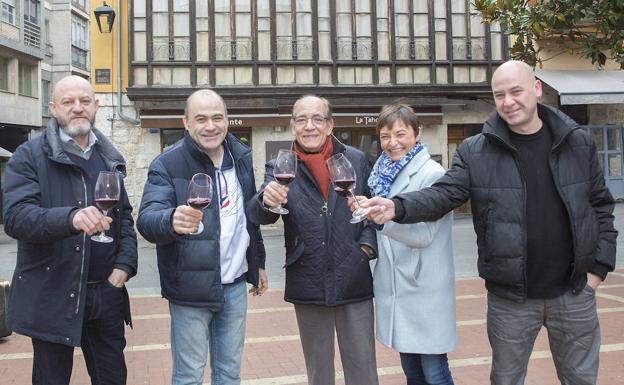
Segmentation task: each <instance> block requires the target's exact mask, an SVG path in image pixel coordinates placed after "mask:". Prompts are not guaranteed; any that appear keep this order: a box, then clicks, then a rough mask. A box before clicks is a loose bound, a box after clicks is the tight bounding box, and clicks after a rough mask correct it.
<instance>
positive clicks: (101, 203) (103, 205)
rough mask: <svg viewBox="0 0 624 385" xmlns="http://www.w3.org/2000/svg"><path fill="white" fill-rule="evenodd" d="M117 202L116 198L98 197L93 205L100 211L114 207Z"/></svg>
mask: <svg viewBox="0 0 624 385" xmlns="http://www.w3.org/2000/svg"><path fill="white" fill-rule="evenodd" d="M117 202H119V200H118V199H111V198H100V199H96V200H95V205H96V206H97V207H98V208H99V209H100V210H102V211H108V210H110V209H112V208H113V207H115V205H116V204H117Z"/></svg>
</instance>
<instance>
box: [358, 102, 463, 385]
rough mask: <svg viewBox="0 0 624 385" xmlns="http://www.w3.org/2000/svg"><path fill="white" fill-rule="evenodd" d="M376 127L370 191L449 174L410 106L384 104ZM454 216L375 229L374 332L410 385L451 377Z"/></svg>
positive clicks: (413, 186) (396, 190) (389, 191)
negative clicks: (377, 148) (423, 139)
mask: <svg viewBox="0 0 624 385" xmlns="http://www.w3.org/2000/svg"><path fill="white" fill-rule="evenodd" d="M377 132H378V134H379V139H380V143H381V149H382V150H383V153H382V155H381V156H380V158H379V159H378V160H377V162H376V163H375V166H374V168H373V172H372V173H371V175H370V178H369V180H368V184H369V187H370V189H371V192H372V193H373V195H377V196H383V197H387V198H391V197H393V196H395V195H397V194H400V193H404V192H408V191H414V190H420V189H422V188H425V187H428V186H430V185H431V184H433V183H434V182H435V181H436V180H437V179H438V178H439V177H440V176H442V175H443V174H444V169H443V168H442V167H441V166H440V165H439V164H438V163H437V162H435V161H434V160H432V159H431V157H430V156H429V153H428V152H427V149H426V148H425V147H424V146H423V145H422V144H421V143H420V124H419V122H418V119H417V118H416V115H415V114H414V111H413V110H412V109H411V108H410V107H409V106H406V105H401V104H394V105H390V106H386V107H384V108H383V109H382V111H381V113H380V115H379V120H378V123H377ZM452 221H453V218H452V214H451V213H449V214H447V215H446V216H444V217H443V218H441V219H439V220H437V221H435V222H421V223H415V224H398V223H396V222H389V223H386V224H385V225H384V226H383V228H382V229H381V230H379V231H378V232H377V243H378V248H379V252H378V253H379V259H378V261H377V264H376V266H375V273H374V277H373V285H374V292H375V305H376V312H375V313H376V321H377V322H376V324H377V339H378V340H379V341H380V342H381V343H383V344H384V345H386V346H388V347H391V348H393V349H395V350H396V351H398V352H399V353H400V355H401V365H402V367H403V371H404V372H405V376H406V378H407V385H416V384H418V385H434V384H435V385H442V384H444V385H452V384H453V379H452V377H451V373H450V370H449V368H448V358H447V355H446V353H448V352H450V351H452V350H454V349H455V343H456V336H455V281H454V268H453V251H452V240H451V233H452V227H451V226H452Z"/></svg>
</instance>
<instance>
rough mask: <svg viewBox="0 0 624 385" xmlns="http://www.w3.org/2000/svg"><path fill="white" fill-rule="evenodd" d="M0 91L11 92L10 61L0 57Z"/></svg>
mask: <svg viewBox="0 0 624 385" xmlns="http://www.w3.org/2000/svg"><path fill="white" fill-rule="evenodd" d="M0 90H3V91H9V59H7V58H3V57H0Z"/></svg>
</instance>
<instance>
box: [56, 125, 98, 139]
mask: <svg viewBox="0 0 624 385" xmlns="http://www.w3.org/2000/svg"><path fill="white" fill-rule="evenodd" d="M62 130H63V132H65V133H66V134H67V135H69V136H71V137H72V138H75V137H77V136H85V135H88V134H89V132H91V125H88V126H86V125H80V126H75V127H62Z"/></svg>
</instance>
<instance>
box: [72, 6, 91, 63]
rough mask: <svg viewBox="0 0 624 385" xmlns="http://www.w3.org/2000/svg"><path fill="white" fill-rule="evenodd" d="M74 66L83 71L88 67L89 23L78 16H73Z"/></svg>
mask: <svg viewBox="0 0 624 385" xmlns="http://www.w3.org/2000/svg"><path fill="white" fill-rule="evenodd" d="M71 34H72V65H73V66H74V67H78V68H81V69H83V70H86V69H88V67H87V54H88V46H87V39H88V35H87V34H88V32H87V21H86V20H85V19H82V18H80V17H78V16H76V15H72V29H71Z"/></svg>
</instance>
